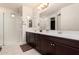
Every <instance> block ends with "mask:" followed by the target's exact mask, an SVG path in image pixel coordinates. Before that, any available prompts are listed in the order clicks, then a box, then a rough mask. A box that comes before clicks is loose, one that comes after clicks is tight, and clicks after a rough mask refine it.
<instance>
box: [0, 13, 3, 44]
mask: <svg viewBox="0 0 79 59" xmlns="http://www.w3.org/2000/svg"><path fill="white" fill-rule="evenodd" d="M3 39H4V38H3V12H0V45H3Z"/></svg>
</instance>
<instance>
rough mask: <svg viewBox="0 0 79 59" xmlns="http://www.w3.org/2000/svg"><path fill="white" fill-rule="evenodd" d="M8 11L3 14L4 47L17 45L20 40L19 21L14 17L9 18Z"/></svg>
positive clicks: (9, 13)
mask: <svg viewBox="0 0 79 59" xmlns="http://www.w3.org/2000/svg"><path fill="white" fill-rule="evenodd" d="M11 13H12V12H10V11H7V12H6V13H5V14H4V44H5V45H18V44H19V43H20V40H21V36H22V35H21V31H22V30H21V29H22V28H21V27H22V25H21V19H20V18H19V17H18V16H17V15H15V17H12V16H11Z"/></svg>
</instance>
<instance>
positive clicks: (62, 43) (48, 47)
mask: <svg viewBox="0 0 79 59" xmlns="http://www.w3.org/2000/svg"><path fill="white" fill-rule="evenodd" d="M26 42H27V44H29V45H30V46H32V47H33V48H34V49H36V50H37V51H39V52H40V53H41V54H43V55H79V37H78V32H77V35H73V34H72V33H71V34H66V33H56V32H54V31H50V32H34V31H27V32H26Z"/></svg>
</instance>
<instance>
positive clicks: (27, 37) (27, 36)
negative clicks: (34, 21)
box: [26, 32, 30, 44]
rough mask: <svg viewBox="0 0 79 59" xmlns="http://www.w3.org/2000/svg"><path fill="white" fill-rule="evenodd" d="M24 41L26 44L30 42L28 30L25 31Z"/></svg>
mask: <svg viewBox="0 0 79 59" xmlns="http://www.w3.org/2000/svg"><path fill="white" fill-rule="evenodd" d="M26 42H27V44H29V43H30V40H29V32H26Z"/></svg>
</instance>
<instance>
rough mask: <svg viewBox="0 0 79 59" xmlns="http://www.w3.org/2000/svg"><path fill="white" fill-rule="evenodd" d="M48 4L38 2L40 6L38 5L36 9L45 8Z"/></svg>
mask: <svg viewBox="0 0 79 59" xmlns="http://www.w3.org/2000/svg"><path fill="white" fill-rule="evenodd" d="M48 5H49V3H42V4H40V6H38V9H39V10H41V9H45V8H47V7H48Z"/></svg>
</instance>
